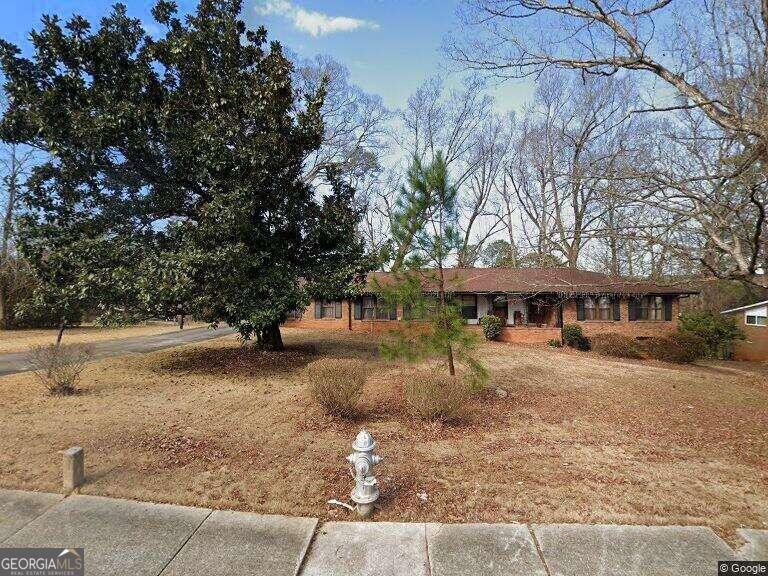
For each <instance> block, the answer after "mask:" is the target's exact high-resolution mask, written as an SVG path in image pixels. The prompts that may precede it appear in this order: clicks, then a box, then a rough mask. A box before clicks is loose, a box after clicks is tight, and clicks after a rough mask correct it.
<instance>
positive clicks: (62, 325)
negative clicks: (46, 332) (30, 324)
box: [56, 318, 67, 348]
mask: <svg viewBox="0 0 768 576" xmlns="http://www.w3.org/2000/svg"><path fill="white" fill-rule="evenodd" d="M66 329H67V319H66V318H62V319H61V322H59V333H58V334H57V335H56V348H58V347H59V346H61V339H62V337H63V336H64V330H66Z"/></svg>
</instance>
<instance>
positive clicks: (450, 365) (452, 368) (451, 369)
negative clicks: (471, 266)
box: [438, 258, 456, 376]
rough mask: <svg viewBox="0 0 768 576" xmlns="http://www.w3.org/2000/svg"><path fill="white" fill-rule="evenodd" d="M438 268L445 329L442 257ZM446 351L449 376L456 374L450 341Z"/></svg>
mask: <svg viewBox="0 0 768 576" xmlns="http://www.w3.org/2000/svg"><path fill="white" fill-rule="evenodd" d="M438 270H439V274H440V286H439V290H440V307H441V308H442V314H443V322H444V327H445V328H446V329H447V328H448V322H449V320H448V317H447V316H446V311H445V308H446V301H445V275H444V273H443V263H442V258H441V259H440V261H439V262H438ZM447 353H448V354H447V355H448V373H449V374H450V375H451V376H456V365H455V364H454V362H453V346H451V343H450V342H448V350H447Z"/></svg>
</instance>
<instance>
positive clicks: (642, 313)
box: [629, 296, 672, 321]
mask: <svg viewBox="0 0 768 576" xmlns="http://www.w3.org/2000/svg"><path fill="white" fill-rule="evenodd" d="M629 319H630V320H655V321H663V320H666V321H669V320H672V300H671V299H669V298H665V297H663V296H643V297H642V298H638V299H636V300H634V301H632V302H630V318H629Z"/></svg>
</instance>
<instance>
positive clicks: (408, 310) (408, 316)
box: [403, 304, 411, 320]
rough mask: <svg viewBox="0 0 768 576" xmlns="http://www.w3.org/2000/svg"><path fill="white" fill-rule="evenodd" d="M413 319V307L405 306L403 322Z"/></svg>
mask: <svg viewBox="0 0 768 576" xmlns="http://www.w3.org/2000/svg"><path fill="white" fill-rule="evenodd" d="M410 319H411V305H410V304H403V320H410Z"/></svg>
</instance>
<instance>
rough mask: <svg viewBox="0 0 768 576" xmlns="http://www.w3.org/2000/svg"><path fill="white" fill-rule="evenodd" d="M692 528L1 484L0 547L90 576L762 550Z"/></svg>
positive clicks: (546, 562)
mask: <svg viewBox="0 0 768 576" xmlns="http://www.w3.org/2000/svg"><path fill="white" fill-rule="evenodd" d="M741 536H742V537H743V538H744V539H745V541H746V544H745V545H744V546H743V547H741V548H740V549H739V550H737V551H734V550H732V549H731V548H729V547H728V546H727V545H726V544H725V543H724V542H723V541H722V540H721V539H720V538H718V537H717V536H716V535H715V533H714V532H712V531H711V530H710V529H709V528H703V527H691V526H688V527H678V526H668V527H644V526H590V525H533V526H528V525H525V524H453V525H451V524H397V523H390V522H328V523H326V524H323V525H318V521H317V520H316V519H314V518H289V517H285V516H264V515H258V514H247V513H242V512H228V511H213V510H208V509H205V508H189V507H185V506H170V505H165V504H149V503H144V502H133V501H128V500H117V499H113V498H102V497H98V496H79V495H74V496H69V497H66V498H65V497H64V496H62V495H60V494H43V493H32V492H20V491H14V490H0V547H61V548H65V547H66V548H79V547H82V548H85V573H86V574H87V575H89V576H97V575H105V576H106V575H110V576H112V575H114V574H126V575H128V574H130V575H136V576H145V575H146V576H159V575H162V576H168V575H174V576H176V575H178V576H182V575H183V576H197V575H200V576H203V575H205V576H217V575H222V576H223V575H240V574H249V575H254V576H262V575H263V576H293V575H296V574H301V575H306V576H310V575H312V576H320V575H323V576H337V575H338V576H341V575H356V576H357V575H360V576H410V575H414V576H422V575H424V576H426V575H437V576H453V575H471V576H497V575H498V576H502V575H504V576H571V575H573V576H585V575H592V574H595V575H611V576H661V575H664V576H681V575H697V576H698V575H709V574H712V575H716V574H717V573H718V564H717V561H718V560H732V559H737V558H740V559H748V560H760V559H763V560H764V559H768V531H764V530H763V531H761V530H743V531H741Z"/></svg>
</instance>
